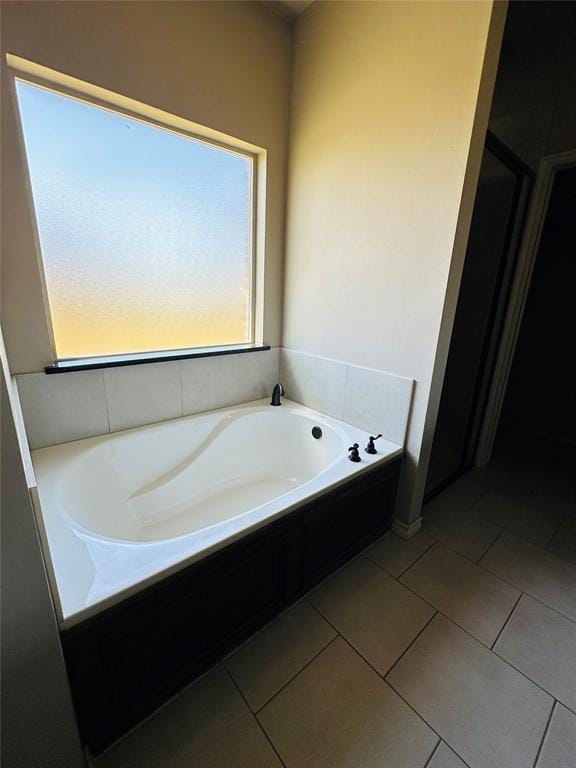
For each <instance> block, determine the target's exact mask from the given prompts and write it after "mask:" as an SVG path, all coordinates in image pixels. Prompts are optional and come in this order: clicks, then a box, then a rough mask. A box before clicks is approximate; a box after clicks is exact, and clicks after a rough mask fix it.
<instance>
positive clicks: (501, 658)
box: [491, 651, 576, 715]
mask: <svg viewBox="0 0 576 768" xmlns="http://www.w3.org/2000/svg"><path fill="white" fill-rule="evenodd" d="M491 653H493V654H494V656H497V657H498V658H499V659H500V660H501V661H503V662H504V663H505V664H508V666H509V667H511V668H512V669H513V670H515V671H516V672H518V674H519V675H522V677H525V678H526V680H529V681H530V682H531V683H532V685H535V686H536V688H539V689H540V690H541V691H542V693H545V694H546V695H547V696H549V697H550V698H551V699H554V700H556V701H560V699H556V696H555V695H554V694H553V693H550V691H547V690H546V688H543V687H542V686H541V685H540V683H537V682H536V680H533V679H532V678H531V677H530V676H529V675H527V674H526V672H523V671H522V670H521V669H518V667H515V666H514V664H512V662H511V661H509V660H508V659H506V658H505V657H504V656H501V655H500V654H499V653H498V651H491ZM560 704H562V706H563V707H566V709H568V710H570V712H572V714H573V715H576V712H574V710H573V709H571V708H570V707H569V706H568V705H567V704H565V703H564V702H563V701H560Z"/></svg>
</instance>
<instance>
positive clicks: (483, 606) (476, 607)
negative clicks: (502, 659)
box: [400, 544, 520, 647]
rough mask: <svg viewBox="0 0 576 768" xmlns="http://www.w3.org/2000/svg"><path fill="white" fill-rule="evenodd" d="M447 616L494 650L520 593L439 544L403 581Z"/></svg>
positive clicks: (407, 573)
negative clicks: (492, 646)
mask: <svg viewBox="0 0 576 768" xmlns="http://www.w3.org/2000/svg"><path fill="white" fill-rule="evenodd" d="M400 581H401V583H402V584H406V586H408V587H410V589H412V590H414V592H416V593H417V594H418V595H420V597H422V598H423V599H424V600H426V601H427V602H428V603H431V604H432V605H433V606H434V607H435V608H437V609H438V610H439V611H441V612H442V613H443V614H444V615H445V616H447V617H448V618H449V619H451V620H452V621H454V622H455V623H456V624H458V625H459V626H461V627H462V629H465V630H466V631H467V632H470V634H471V635H474V637H475V638H476V639H477V640H480V641H481V642H482V643H484V644H485V645H487V646H489V647H490V646H491V645H492V643H493V642H494V640H496V637H497V636H498V632H500V630H501V629H502V627H503V626H504V624H505V622H506V619H507V618H508V617H509V616H510V613H511V612H512V609H513V608H514V606H515V604H516V602H517V600H518V598H519V597H520V591H519V590H518V589H516V588H515V587H511V586H510V585H509V584H506V583H505V582H504V581H502V580H501V579H499V578H498V577H497V576H493V575H492V574H491V573H488V572H487V571H485V570H484V569H483V568H480V567H479V566H477V565H475V564H474V563H471V562H470V561H469V560H467V559H466V558H465V557H462V556H461V555H458V554H456V553H455V552H452V551H451V550H449V549H446V547H444V546H443V545H442V544H436V545H435V546H434V547H432V549H429V550H428V552H426V554H425V555H424V556H423V557H421V558H420V560H418V562H417V563H415V564H414V565H413V566H412V567H411V568H410V569H409V570H408V571H407V572H406V573H405V574H404V575H403V576H402V577H401V579H400Z"/></svg>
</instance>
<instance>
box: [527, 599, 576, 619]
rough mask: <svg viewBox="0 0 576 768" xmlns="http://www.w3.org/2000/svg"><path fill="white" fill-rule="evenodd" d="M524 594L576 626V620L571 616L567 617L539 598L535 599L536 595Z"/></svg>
mask: <svg viewBox="0 0 576 768" xmlns="http://www.w3.org/2000/svg"><path fill="white" fill-rule="evenodd" d="M524 594H525V595H526V596H527V597H529V598H530V599H531V600H535V601H536V602H537V603H540V605H543V606H544V608H548V610H549V611H553V612H554V613H557V614H558V616H562V618H563V619H568V621H571V622H572V624H576V619H573V618H572V617H571V616H566V614H565V613H562V611H559V610H558V609H557V608H553V607H552V606H551V605H548V603H545V602H544V601H543V600H541V599H540V598H539V597H534V595H531V594H530V592H525V593H524Z"/></svg>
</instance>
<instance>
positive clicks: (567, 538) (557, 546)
mask: <svg viewBox="0 0 576 768" xmlns="http://www.w3.org/2000/svg"><path fill="white" fill-rule="evenodd" d="M548 551H549V552H552V554H553V555H556V556H557V557H561V558H562V559H563V560H567V561H568V562H569V563H572V564H573V565H576V515H574V516H570V517H568V518H566V519H565V520H564V521H563V522H562V523H561V524H560V526H559V528H558V530H557V531H556V534H555V536H554V538H553V539H552V541H551V542H550V544H549V545H548Z"/></svg>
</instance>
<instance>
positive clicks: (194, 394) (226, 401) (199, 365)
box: [182, 352, 265, 416]
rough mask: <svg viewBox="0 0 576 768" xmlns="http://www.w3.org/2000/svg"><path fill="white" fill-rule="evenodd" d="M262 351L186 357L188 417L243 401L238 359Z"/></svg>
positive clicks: (184, 383)
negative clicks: (240, 392)
mask: <svg viewBox="0 0 576 768" xmlns="http://www.w3.org/2000/svg"><path fill="white" fill-rule="evenodd" d="M260 354H265V353H264V352H256V353H254V354H251V353H250V354H246V355H221V356H217V357H198V358H196V359H192V360H182V399H183V410H184V416H189V415H190V414H192V413H203V412H204V411H213V410H215V409H216V408H225V407H226V406H229V405H237V404H238V403H239V402H240V399H239V387H238V373H239V366H238V360H239V358H240V357H243V356H244V357H258V356H259V355H260ZM255 364H256V363H254V365H255Z"/></svg>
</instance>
